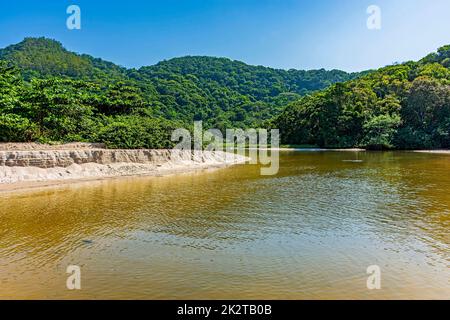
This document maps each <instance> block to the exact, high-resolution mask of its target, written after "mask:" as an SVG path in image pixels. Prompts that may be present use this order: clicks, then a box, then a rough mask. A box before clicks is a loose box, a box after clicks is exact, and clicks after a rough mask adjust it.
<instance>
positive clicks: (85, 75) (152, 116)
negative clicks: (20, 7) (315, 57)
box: [0, 38, 358, 148]
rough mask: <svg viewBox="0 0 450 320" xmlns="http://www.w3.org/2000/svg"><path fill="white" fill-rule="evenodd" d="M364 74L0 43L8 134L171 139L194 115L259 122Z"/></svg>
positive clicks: (162, 143) (123, 143) (45, 138)
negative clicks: (137, 65)
mask: <svg viewBox="0 0 450 320" xmlns="http://www.w3.org/2000/svg"><path fill="white" fill-rule="evenodd" d="M357 76H358V74H348V73H346V72H343V71H338V70H332V71H325V70H314V71H297V70H289V71H285V70H276V69H271V68H266V67H256V66H249V65H246V64H244V63H242V62H238V61H232V60H230V59H225V58H211V57H184V58H177V59H172V60H168V61H163V62H160V63H158V64H157V65H154V66H150V67H143V68H141V69H138V70H136V69H126V68H122V67H120V66H117V65H115V64H113V63H110V62H106V61H103V60H101V59H96V58H93V57H91V56H89V55H79V54H75V53H73V52H70V51H68V50H66V49H65V48H64V47H63V46H62V44H61V43H59V42H57V41H54V40H49V39H45V38H26V39H25V40H24V41H22V42H21V43H19V44H16V45H12V46H9V47H7V48H5V49H1V50H0V82H1V87H0V90H1V91H0V138H1V140H3V141H36V140H37V141H41V142H52V141H64V142H67V141H96V142H105V143H107V144H108V145H109V146H111V147H124V148H141V147H147V148H160V147H168V146H170V139H169V137H170V135H169V133H170V132H171V131H172V129H173V128H175V127H190V126H192V125H193V121H194V120H203V121H204V125H205V126H206V127H214V128H219V129H222V130H223V129H225V128H235V127H239V128H246V127H250V126H252V127H254V126H260V125H261V124H262V123H263V122H264V121H267V120H269V119H271V118H272V117H273V116H274V115H276V114H278V113H280V112H281V111H282V110H283V108H284V107H285V106H286V105H287V104H288V103H289V102H292V101H296V100H298V99H299V98H300V97H301V96H303V95H305V94H308V93H312V92H314V91H317V90H321V89H324V88H326V87H328V86H330V85H331V84H333V83H336V82H341V81H346V80H350V79H353V78H355V77H357Z"/></svg>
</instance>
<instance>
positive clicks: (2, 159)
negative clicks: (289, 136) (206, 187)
mask: <svg viewBox="0 0 450 320" xmlns="http://www.w3.org/2000/svg"><path fill="white" fill-rule="evenodd" d="M4 146H5V145H3V147H4ZM24 147H25V148H21V147H20V146H19V145H9V147H8V151H0V189H8V185H9V186H10V185H17V184H24V183H25V184H26V183H37V182H49V181H67V180H85V179H102V178H111V177H120V176H132V175H162V174H170V173H178V172H186V171H191V170H196V169H206V168H216V167H224V166H229V165H234V164H238V163H244V162H245V161H246V160H247V159H246V158H245V157H242V156H238V155H230V154H227V153H225V152H220V151H218V152H207V151H204V152H198V153H195V154H193V153H192V152H190V151H180V150H110V149H97V148H95V147H96V145H76V146H75V145H72V146H71V148H73V149H71V150H70V149H69V148H70V146H67V145H65V146H57V147H56V148H52V147H51V146H47V147H46V148H39V149H40V150H39V151H38V150H37V149H38V147H36V146H32V147H30V146H29V145H24ZM1 149H3V150H5V149H6V148H2V146H0V150H1ZM18 149H25V150H18ZM51 149H53V150H51Z"/></svg>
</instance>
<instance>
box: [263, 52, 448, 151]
mask: <svg viewBox="0 0 450 320" xmlns="http://www.w3.org/2000/svg"><path fill="white" fill-rule="evenodd" d="M449 57H450V46H446V47H443V48H441V49H439V51H438V53H436V54H432V55H429V56H427V57H426V58H424V59H422V60H421V61H420V62H417V63H415V62H407V63H404V64H399V65H393V66H388V67H385V68H382V69H380V70H377V71H375V72H371V73H369V74H367V75H364V76H362V77H360V78H358V79H354V80H351V81H348V82H345V83H338V84H335V85H332V86H331V87H330V88H328V89H325V90H324V91H322V92H319V93H313V94H312V95H309V96H307V97H305V98H303V99H301V100H298V101H295V102H293V103H291V104H290V105H289V106H287V107H286V109H285V110H284V111H283V112H282V113H281V114H280V115H278V116H276V117H275V118H274V119H273V120H272V121H271V126H272V127H276V128H280V130H281V137H282V143H285V144H318V145H320V146H321V147H356V146H366V147H369V148H377V149H382V148H398V149H426V148H448V147H449V146H450V126H449V124H450V71H449V69H448V68H447V66H446V64H447V63H448V61H447V60H446V59H449Z"/></svg>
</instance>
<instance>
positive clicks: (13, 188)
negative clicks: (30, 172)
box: [0, 162, 242, 196]
mask: <svg viewBox="0 0 450 320" xmlns="http://www.w3.org/2000/svg"><path fill="white" fill-rule="evenodd" d="M238 164H242V163H241V162H239V163H235V164H204V165H198V166H190V167H186V166H182V165H180V166H179V167H172V168H159V169H156V170H153V171H148V172H147V173H141V174H124V175H116V176H102V177H85V178H77V179H65V180H46V181H30V182H17V183H11V184H3V183H0V196H1V195H4V194H8V193H18V192H29V191H36V190H37V191H40V190H45V189H49V188H57V187H64V186H70V185H83V184H87V183H90V184H91V183H97V182H104V181H114V180H126V179H145V178H163V177H170V176H175V175H184V174H190V173H199V172H203V171H209V170H219V169H224V168H227V167H230V166H234V165H238ZM128 165H129V164H128Z"/></svg>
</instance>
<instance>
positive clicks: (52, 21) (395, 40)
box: [0, 0, 450, 71]
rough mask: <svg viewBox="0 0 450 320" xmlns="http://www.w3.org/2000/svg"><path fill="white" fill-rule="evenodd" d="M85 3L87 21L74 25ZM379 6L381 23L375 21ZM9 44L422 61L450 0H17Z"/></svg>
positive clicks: (137, 52) (335, 64) (4, 23)
mask: <svg viewBox="0 0 450 320" xmlns="http://www.w3.org/2000/svg"><path fill="white" fill-rule="evenodd" d="M71 4H76V5H79V6H80V8H81V11H82V29H81V30H68V29H67V28H66V19H67V17H68V15H67V14H66V9H67V7H68V6H69V5H71ZM371 4H375V5H378V6H379V7H380V9H381V13H382V29H381V30H379V31H375V30H369V29H368V28H367V27H366V21H367V18H368V14H367V13H366V10H367V7H368V6H369V5H371ZM2 7H3V8H2V10H1V11H0V28H1V30H2V32H1V34H0V47H4V46H7V45H9V44H12V43H17V42H19V41H21V40H22V39H23V38H24V37H26V36H46V37H50V38H54V39H57V40H59V41H61V42H62V43H63V44H64V46H65V47H66V48H67V49H69V50H73V51H77V52H80V53H88V54H91V55H93V56H96V57H101V58H103V59H106V60H110V61H113V62H115V63H118V64H120V65H123V66H127V67H139V66H143V65H151V64H154V63H156V62H158V61H160V60H163V59H169V58H172V57H178V56H185V55H210V56H221V57H229V58H232V59H236V60H241V61H244V62H246V63H249V64H255V65H265V66H270V67H275V68H284V69H289V68H296V69H318V68H322V67H323V68H326V69H334V68H337V69H343V70H346V71H359V70H365V69H370V68H377V67H381V66H384V65H387V64H391V63H393V62H402V61H406V60H417V59H419V58H421V57H423V56H425V55H426V54H428V53H429V52H431V51H435V50H436V49H437V48H438V47H440V46H442V45H444V44H450V1H448V0H432V1H430V0H369V1H366V0H309V1H306V0H127V1H114V0H109V1H108V0H95V1H92V0H71V1H69V0H46V1H37V0H34V1H32V0H15V1H9V2H8V4H7V5H5V4H3V6H2Z"/></svg>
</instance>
